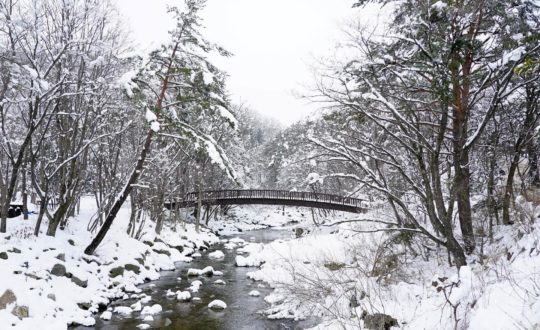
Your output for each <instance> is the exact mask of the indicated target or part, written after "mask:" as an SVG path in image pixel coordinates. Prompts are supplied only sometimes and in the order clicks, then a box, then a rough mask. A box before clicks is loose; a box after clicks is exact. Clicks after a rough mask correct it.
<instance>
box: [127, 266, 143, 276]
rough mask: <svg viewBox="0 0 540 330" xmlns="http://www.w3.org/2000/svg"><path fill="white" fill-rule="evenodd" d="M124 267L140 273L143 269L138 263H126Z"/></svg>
mask: <svg viewBox="0 0 540 330" xmlns="http://www.w3.org/2000/svg"><path fill="white" fill-rule="evenodd" d="M124 268H125V269H126V270H129V271H132V272H134V273H135V274H140V273H141V269H140V268H139V266H137V265H133V264H126V265H125V266H124Z"/></svg>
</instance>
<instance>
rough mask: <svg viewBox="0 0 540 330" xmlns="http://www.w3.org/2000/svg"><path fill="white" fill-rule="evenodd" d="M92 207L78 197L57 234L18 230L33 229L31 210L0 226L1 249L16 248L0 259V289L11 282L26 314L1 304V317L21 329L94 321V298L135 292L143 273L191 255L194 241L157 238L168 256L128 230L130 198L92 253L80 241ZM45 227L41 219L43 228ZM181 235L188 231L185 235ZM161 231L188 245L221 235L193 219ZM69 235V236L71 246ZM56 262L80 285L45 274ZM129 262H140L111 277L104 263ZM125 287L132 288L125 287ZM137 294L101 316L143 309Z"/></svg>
mask: <svg viewBox="0 0 540 330" xmlns="http://www.w3.org/2000/svg"><path fill="white" fill-rule="evenodd" d="M95 211H96V207H95V201H94V200H93V198H92V197H83V198H82V200H81V208H80V214H79V215H78V216H76V217H75V218H72V219H70V222H69V224H68V226H66V228H65V229H64V230H58V232H57V234H56V237H50V236H47V235H45V234H44V233H42V234H41V235H40V236H38V237H34V236H32V235H30V236H26V234H24V233H30V232H32V231H33V226H34V224H35V219H36V217H37V214H30V219H29V220H22V216H20V217H17V218H11V219H8V220H9V232H8V233H7V234H1V233H0V252H4V251H10V250H12V248H17V249H19V250H20V251H21V253H10V252H8V259H7V260H3V259H0V278H1V279H2V281H0V295H1V294H3V293H4V292H5V290H7V289H11V290H13V292H14V293H15V295H16V297H17V304H19V305H24V306H28V308H29V312H30V317H29V318H24V319H22V320H19V319H18V318H17V317H14V316H13V315H11V313H10V312H8V311H7V310H0V324H15V325H16V326H15V328H21V329H35V328H39V327H40V326H41V325H43V324H47V327H48V328H50V329H63V328H65V327H66V325H67V324H80V325H84V326H93V325H94V324H95V319H94V315H93V313H97V312H98V309H99V305H106V304H108V303H110V302H111V301H112V300H113V299H118V298H128V296H131V297H133V296H132V295H133V294H135V295H138V293H139V292H140V289H139V288H137V287H136V285H138V284H142V283H144V282H145V281H146V280H148V279H150V280H156V279H158V278H159V277H160V271H161V270H171V269H174V268H175V262H178V261H186V260H190V258H188V257H186V256H185V255H186V254H189V253H192V252H193V249H192V248H187V247H186V248H185V250H184V251H183V252H182V253H180V252H178V250H176V249H174V248H169V247H168V246H167V245H166V244H163V245H159V244H162V243H158V242H155V244H157V246H159V247H160V248H162V249H165V250H167V251H168V252H169V253H170V256H167V255H165V254H160V253H156V252H155V251H153V250H152V248H150V247H149V246H148V245H146V244H144V243H142V242H141V241H138V240H136V239H134V238H131V237H130V236H129V235H127V234H126V231H125V228H127V223H128V221H129V214H130V209H129V203H126V207H123V208H122V209H121V210H120V212H119V214H118V217H117V219H116V220H115V222H114V223H113V225H112V227H111V229H110V232H109V233H108V235H107V236H106V238H105V239H104V241H103V242H102V244H101V245H100V247H99V248H98V249H97V250H96V253H95V255H93V256H87V255H85V254H84V253H83V251H84V248H85V247H86V246H87V245H88V243H89V242H90V240H91V239H92V237H93V234H91V233H89V232H88V231H87V230H86V227H87V224H88V219H90V218H91V217H92V215H93V214H94V213H95ZM46 227H47V222H46V220H45V222H44V224H43V225H42V228H45V229H46ZM145 230H146V233H145V234H144V240H146V241H153V240H154V238H155V234H154V230H153V227H152V224H150V225H148V227H147V228H146V229H145ZM181 237H189V240H188V239H184V238H181ZM8 238H9V239H8ZM160 238H161V240H162V241H164V242H167V244H170V245H172V246H178V245H186V246H192V247H194V248H196V247H198V246H201V245H203V244H204V245H207V244H212V243H215V242H218V241H219V239H218V238H217V237H216V236H215V235H213V234H211V233H210V232H209V231H208V230H205V229H202V230H201V232H200V233H196V231H195V228H194V226H193V225H191V224H188V225H187V226H186V229H183V228H181V227H179V228H178V229H177V231H176V232H173V231H172V230H170V229H168V228H164V230H163V232H162V234H161V236H160ZM68 241H73V243H74V246H72V245H71V244H70V243H69V242H68ZM62 253H63V254H64V255H65V262H63V261H60V260H59V259H57V256H58V255H59V254H62ZM141 255H144V256H145V258H144V259H143V260H142V261H143V264H144V265H141V264H139V261H137V259H139V258H141ZM57 263H58V264H62V265H64V266H65V268H66V271H67V272H69V273H71V274H73V276H76V277H77V278H79V279H80V280H81V281H86V282H87V284H86V287H81V286H79V285H77V284H75V283H74V282H72V280H71V279H70V278H68V277H64V276H53V275H51V274H50V270H51V269H52V268H53V266H54V265H55V264H57ZM127 264H131V265H136V266H139V270H140V272H139V274H136V273H134V272H132V271H128V270H125V271H124V273H123V274H121V275H118V276H116V277H115V278H114V280H113V279H112V278H111V277H110V276H109V271H110V270H112V269H113V268H115V267H124V266H125V265H127ZM29 275H30V276H29ZM126 292H133V294H129V295H127V294H126ZM52 294H54V300H53V299H52V298H48V296H50V297H52V296H51V295H52ZM138 299H139V300H138V301H135V303H134V304H132V305H131V306H129V307H127V306H122V307H120V306H118V307H116V308H115V309H113V310H110V311H107V312H103V313H102V314H101V315H99V317H103V318H107V317H108V316H109V313H110V314H112V313H117V314H125V315H127V314H128V313H132V312H137V311H141V310H142V306H143V305H144V304H147V303H149V302H150V301H151V299H152V297H150V296H147V295H141V296H140V297H138ZM80 303H87V304H89V307H90V308H89V309H88V310H83V309H81V308H80V307H79V306H78V304H80ZM146 307H148V306H146ZM146 307H145V308H146ZM147 310H148V309H147Z"/></svg>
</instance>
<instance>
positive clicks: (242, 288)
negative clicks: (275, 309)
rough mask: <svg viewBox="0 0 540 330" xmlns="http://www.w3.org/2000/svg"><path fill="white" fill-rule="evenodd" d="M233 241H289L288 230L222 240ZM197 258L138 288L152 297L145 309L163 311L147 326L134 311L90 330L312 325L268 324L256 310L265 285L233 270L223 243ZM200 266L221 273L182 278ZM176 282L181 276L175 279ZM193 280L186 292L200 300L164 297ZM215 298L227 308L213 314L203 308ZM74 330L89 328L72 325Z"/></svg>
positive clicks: (293, 325) (301, 324)
mask: <svg viewBox="0 0 540 330" xmlns="http://www.w3.org/2000/svg"><path fill="white" fill-rule="evenodd" d="M232 237H239V238H242V239H244V240H246V242H257V243H269V242H272V241H274V240H276V239H292V232H291V231H290V230H277V229H260V230H254V231H248V232H243V233H239V234H237V235H234V236H226V237H222V238H223V239H228V238H232ZM215 250H221V251H223V252H224V253H225V257H224V258H223V259H220V260H215V259H210V258H209V257H208V254H209V253H210V252H212V251H215ZM201 254H202V256H201V257H199V258H194V259H193V261H192V262H190V263H185V262H178V263H177V264H176V270H173V271H164V272H162V273H161V278H160V279H158V280H156V281H152V282H148V283H145V284H142V285H140V286H139V288H140V289H142V292H141V293H145V294H147V295H149V296H151V297H152V300H151V301H150V302H149V303H148V305H153V304H159V305H161V306H162V307H163V312H161V313H159V314H157V315H154V320H153V321H151V322H147V321H144V322H143V320H142V317H141V315H140V312H133V313H132V314H131V315H129V316H123V315H120V314H116V313H113V317H112V319H111V320H109V321H104V320H101V319H100V318H99V315H100V314H97V315H96V327H95V328H96V329H110V330H113V329H138V328H137V326H138V325H140V324H142V323H145V324H148V325H149V326H150V329H163V328H166V329H179V330H180V329H181V330H184V329H185V330H188V329H197V330H206V329H235V330H236V329H246V330H247V329H250V330H251V329H304V328H307V327H310V326H314V325H315V323H314V322H313V320H311V321H309V320H308V321H293V320H287V319H284V320H270V319H268V318H266V315H264V314H261V313H260V311H261V310H264V309H265V308H267V307H268V306H269V305H268V303H266V302H265V301H264V297H265V296H266V295H267V294H269V293H270V292H271V291H272V289H271V288H269V287H268V286H267V285H266V284H265V283H262V282H254V281H253V280H250V279H248V278H247V277H246V274H247V273H248V272H250V271H253V270H254V268H253V267H236V266H235V257H236V249H235V250H226V249H225V248H224V243H219V244H215V245H213V246H211V247H210V249H209V250H208V251H202V252H201ZM206 266H212V267H213V268H214V269H215V270H219V271H222V272H223V276H212V277H206V276H198V277H188V276H187V271H188V269H189V268H198V269H202V268H204V267H206ZM178 278H181V280H180V281H178ZM219 279H221V280H223V281H225V283H226V284H225V285H219V284H215V283H214V282H215V281H216V280H219ZM196 280H200V281H202V282H203V284H202V286H201V287H200V289H199V291H198V292H197V293H195V294H192V295H193V296H194V297H199V298H200V300H193V299H192V300H191V301H189V302H182V301H179V300H177V299H176V297H174V296H173V297H167V296H166V292H167V290H172V291H173V292H176V291H178V290H182V291H184V290H187V288H188V287H189V286H190V283H191V282H193V281H196ZM252 290H257V291H259V292H260V296H259V297H253V296H250V295H249V294H248V293H249V292H250V291H252ZM214 299H219V300H222V301H224V302H225V303H226V304H227V308H226V309H224V310H221V311H216V310H212V309H210V308H208V304H209V303H210V302H211V301H212V300H214ZM134 302H135V300H118V301H116V302H114V303H112V304H111V306H113V307H114V306H130V305H131V304H132V303H134ZM77 329H92V328H86V327H78V328H77Z"/></svg>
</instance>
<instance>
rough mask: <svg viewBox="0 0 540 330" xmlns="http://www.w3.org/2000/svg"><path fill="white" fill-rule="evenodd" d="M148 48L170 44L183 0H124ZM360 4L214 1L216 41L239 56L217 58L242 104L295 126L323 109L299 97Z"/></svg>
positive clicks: (208, 21) (340, 0)
mask: <svg viewBox="0 0 540 330" xmlns="http://www.w3.org/2000/svg"><path fill="white" fill-rule="evenodd" d="M116 1H117V2H118V6H119V9H120V12H121V13H122V14H123V15H124V16H125V18H126V20H127V23H129V24H130V29H131V30H132V31H133V37H134V39H135V42H137V43H138V44H139V45H140V46H141V48H142V49H150V48H151V46H152V45H159V44H160V43H161V42H164V41H166V40H167V37H168V35H167V30H169V28H170V27H171V22H172V20H171V19H170V17H169V16H168V15H167V14H166V10H165V8H166V4H167V3H169V4H173V5H174V4H175V3H177V4H179V3H180V1H179V0H176V1H173V0H116ZM353 3H354V0H209V1H208V2H207V6H206V8H205V10H204V12H203V15H202V16H203V18H204V23H203V24H204V25H205V26H206V31H205V32H204V35H205V36H206V37H207V38H208V39H209V40H210V41H212V42H215V43H218V44H220V45H222V46H224V47H225V48H226V49H227V50H228V51H230V52H232V53H233V54H234V56H233V57H231V58H228V59H224V60H219V61H214V63H215V64H216V65H218V67H220V68H221V69H223V70H225V71H226V72H227V73H228V74H229V76H230V77H229V80H228V87H229V90H230V92H231V94H232V100H233V102H235V103H240V102H243V103H245V104H246V105H250V106H251V107H252V108H253V109H255V110H257V111H259V112H261V113H263V114H265V115H267V116H269V117H273V118H276V119H278V120H279V121H281V122H282V123H284V124H290V123H292V122H294V121H296V120H298V119H300V118H301V117H303V116H305V115H306V114H307V113H308V112H310V111H311V110H312V109H314V108H316V105H314V104H309V103H308V102H307V101H306V100H301V99H298V98H296V97H295V96H294V95H293V92H295V91H296V92H302V91H305V89H304V87H303V86H307V85H310V84H311V82H312V81H313V80H312V73H311V70H310V69H309V64H310V63H313V62H314V61H313V59H314V58H318V57H320V56H321V55H324V54H328V53H330V52H331V50H332V48H334V47H335V43H336V41H337V40H339V38H340V36H341V35H342V33H341V28H340V26H341V25H342V23H343V22H345V21H346V20H347V19H348V18H351V17H352V16H353V15H354V13H355V11H354V10H353V9H351V6H352V4H353Z"/></svg>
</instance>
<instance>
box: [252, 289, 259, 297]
mask: <svg viewBox="0 0 540 330" xmlns="http://www.w3.org/2000/svg"><path fill="white" fill-rule="evenodd" d="M249 295H250V296H252V297H258V296H260V295H261V293H260V292H259V291H257V290H251V291H249Z"/></svg>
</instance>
